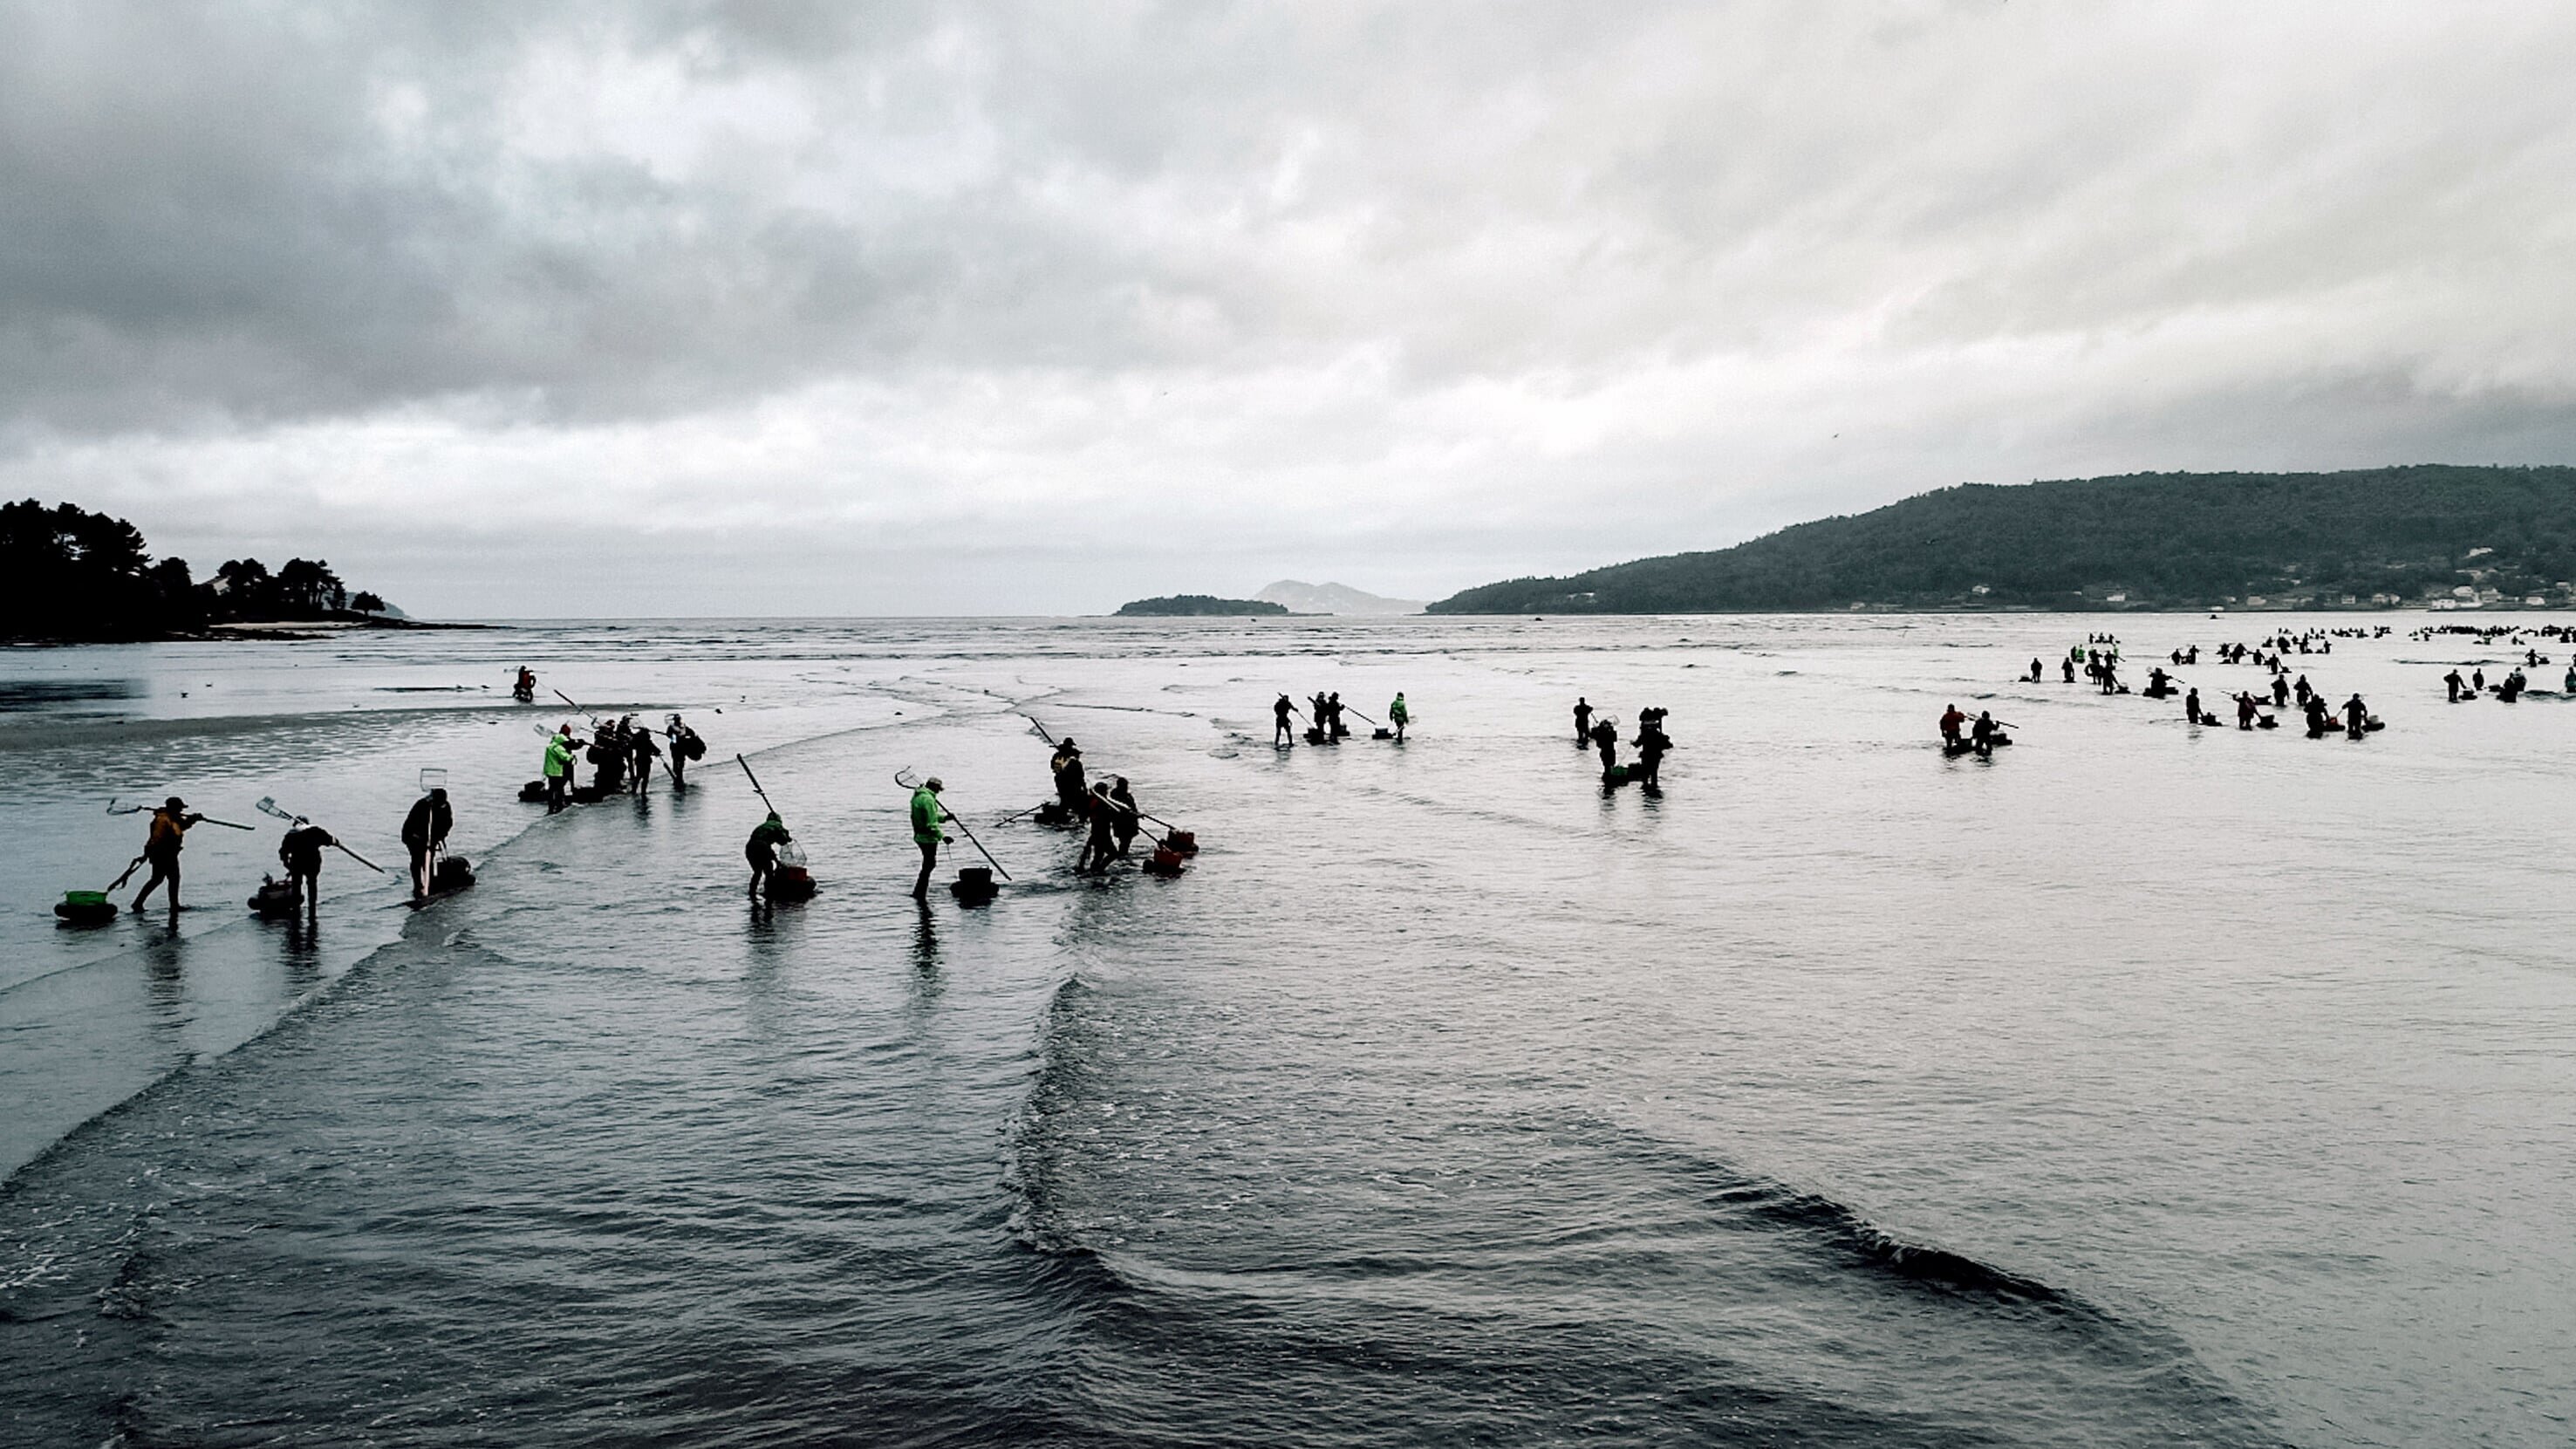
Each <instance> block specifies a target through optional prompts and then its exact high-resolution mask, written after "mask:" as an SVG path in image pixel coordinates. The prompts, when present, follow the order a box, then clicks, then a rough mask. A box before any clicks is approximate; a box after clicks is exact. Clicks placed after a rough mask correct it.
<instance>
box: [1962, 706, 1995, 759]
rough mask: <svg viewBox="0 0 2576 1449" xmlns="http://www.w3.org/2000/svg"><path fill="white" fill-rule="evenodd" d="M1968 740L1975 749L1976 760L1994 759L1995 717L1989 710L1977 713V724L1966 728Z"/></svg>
mask: <svg viewBox="0 0 2576 1449" xmlns="http://www.w3.org/2000/svg"><path fill="white" fill-rule="evenodd" d="M1968 738H1969V740H1970V741H1971V742H1973V743H1974V744H1975V745H1976V747H1977V758H1978V759H1981V760H1991V759H1993V758H1994V757H1995V716H1994V713H1993V711H1991V710H1982V709H1981V710H1979V711H1977V722H1976V723H1975V724H1972V725H1970V726H1968Z"/></svg>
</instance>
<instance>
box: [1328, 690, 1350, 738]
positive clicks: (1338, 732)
mask: <svg viewBox="0 0 2576 1449" xmlns="http://www.w3.org/2000/svg"><path fill="white" fill-rule="evenodd" d="M1324 707H1325V709H1327V710H1329V711H1330V712H1331V713H1332V716H1333V722H1332V724H1331V725H1330V726H1328V727H1327V728H1328V729H1329V731H1330V732H1331V734H1332V736H1333V738H1334V739H1337V740H1346V739H1349V738H1350V737H1351V727H1350V726H1349V725H1346V724H1344V723H1342V694H1341V691H1340V690H1335V691H1333V693H1332V694H1331V695H1330V696H1328V697H1327V698H1326V699H1325V700H1324Z"/></svg>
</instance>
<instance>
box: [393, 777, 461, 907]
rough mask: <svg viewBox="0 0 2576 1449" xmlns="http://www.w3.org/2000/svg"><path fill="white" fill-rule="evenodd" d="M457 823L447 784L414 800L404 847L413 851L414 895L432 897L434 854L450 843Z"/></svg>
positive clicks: (405, 828) (415, 897) (405, 820)
mask: <svg viewBox="0 0 2576 1449" xmlns="http://www.w3.org/2000/svg"><path fill="white" fill-rule="evenodd" d="M455 823H456V815H455V812H453V811H451V810H449V809H448V808H447V791H446V789H445V788H444V787H441V788H439V789H435V790H432V791H430V792H429V793H428V794H426V795H423V796H421V797H420V798H419V799H417V800H414V801H413V802H412V803H411V813H410V814H409V815H406V816H404V817H403V828H402V843H403V848H404V849H406V850H408V851H410V852H411V898H412V899H413V900H415V901H425V900H427V899H429V863H430V857H431V856H432V855H434V854H435V853H437V852H438V851H439V850H441V849H444V848H445V847H446V845H447V830H448V827H449V826H451V825H454V824H455Z"/></svg>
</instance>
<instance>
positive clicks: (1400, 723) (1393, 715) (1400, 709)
mask: <svg viewBox="0 0 2576 1449" xmlns="http://www.w3.org/2000/svg"><path fill="white" fill-rule="evenodd" d="M1412 718H1413V711H1412V710H1410V709H1408V708H1406V707H1405V703H1404V691H1403V690H1401V689H1399V690H1397V691H1396V692H1395V703H1393V704H1390V705H1388V706H1387V707H1386V722H1387V723H1388V724H1391V725H1393V726H1395V742H1396V743H1397V744H1399V745H1400V744H1403V743H1404V726H1405V722H1406V721H1408V720H1410V719H1412Z"/></svg>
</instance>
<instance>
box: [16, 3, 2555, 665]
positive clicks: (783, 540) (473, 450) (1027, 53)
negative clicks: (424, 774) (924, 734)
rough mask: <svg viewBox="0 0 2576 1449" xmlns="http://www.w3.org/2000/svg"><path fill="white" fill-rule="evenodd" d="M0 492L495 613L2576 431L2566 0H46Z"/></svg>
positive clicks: (1259, 550)
mask: <svg viewBox="0 0 2576 1449" xmlns="http://www.w3.org/2000/svg"><path fill="white" fill-rule="evenodd" d="M0 13H5V15H6V23H7V27H8V33H9V35H10V36H11V37H12V43H11V44H10V45H7V46H0V198H5V202H6V204H5V205H0V490H5V491H6V492H8V493H10V494H13V495H29V494H32V495H37V496H41V497H45V498H47V499H48V500H49V501H50V500H51V499H52V498H56V497H68V498H72V499H74V500H76V501H80V502H83V503H85V504H87V505H89V506H93V507H106V508H109V509H111V510H113V511H117V512H120V513H124V514H126V515H127V516H130V517H132V518H134V519H135V520H136V521H137V522H138V523H139V524H141V525H142V526H143V527H144V528H145V530H146V532H147V533H148V534H149V535H150V536H151V537H152V538H153V540H154V542H155V543H156V545H158V546H160V547H162V548H163V549H165V550H167V551H174V552H180V553H184V554H187V555H188V556H189V557H190V558H191V559H192V560H196V561H198V562H199V564H200V567H201V568H203V567H209V566H211V564H212V563H214V562H217V561H219V560H220V558H222V557H225V556H230V555H234V554H239V553H243V552H260V553H276V554H284V553H289V552H300V553H306V554H317V555H324V556H328V557H329V558H331V560H332V561H333V563H334V564H335V565H336V566H338V567H339V568H340V569H341V571H342V572H343V573H344V574H347V575H349V576H351V577H354V578H364V579H366V580H368V581H370V582H372V583H377V584H380V585H381V586H382V589H383V591H384V592H386V593H388V594H389V595H391V596H393V597H394V598H396V600H397V601H398V602H401V603H403V604H404V605H405V606H406V607H409V608H412V609H414V610H415V611H435V612H442V613H451V614H472V615H487V616H488V615H545V614H592V613H619V612H627V613H702V612H769V613H838V612H862V613H868V612H1042V611H1058V610H1064V611H1097V610H1105V609H1107V608H1109V607H1112V606H1114V605H1115V604H1116V603H1117V602H1119V601H1120V600H1122V599H1125V598H1129V597H1135V596H1138V595H1142V594H1148V593H1167V592H1176V591H1185V590H1187V591H1202V592H1214V593H1241V592H1243V591H1245V590H1247V589H1249V588H1251V587H1254V586H1256V585H1258V584H1259V583H1261V582H1262V581H1265V580H1267V579H1271V578H1276V577H1280V576H1283V575H1291V576H1296V577H1333V578H1338V579H1341V580H1343V581H1346V582H1349V583H1353V584H1357V585H1359V586H1361V587H1364V588H1369V589H1372V590H1374V591H1377V592H1381V593H1391V594H1399V595H1410V596H1415V597H1434V596H1438V595H1441V594H1444V593H1447V592H1449V591H1451V590H1454V589H1456V588H1458V587H1462V586H1464V585H1467V584H1470V583H1476V582H1482V581H1485V580H1487V579H1490V578H1494V577H1500V576H1504V575H1509V574H1518V573H1526V572H1553V571H1559V570H1563V569H1569V568H1579V567H1584V566H1589V565H1593V564H1599V563H1604V562H1610V561H1613V560H1616V559H1622V558H1627V557H1633V556H1636V555H1640V554H1647V553H1657V552H1668V551H1671V550H1673V549H1677V548H1686V547H1706V546H1718V545H1722V544H1725V543H1729V542H1733V541H1737V540H1740V539H1742V538H1744V537H1748V536H1751V535H1752V534H1755V533H1759V532H1762V531H1765V530H1767V529H1769V528H1771V527H1776V526H1778V525H1780V524H1783V523H1787V522H1792V521H1795V520H1797V519H1799V518H1802V517H1807V516H1812V515H1814V514H1816V513H1819V512H1827V511H1840V510H1849V509H1856V508H1863V507H1869V506H1874V505H1875V504H1877V503H1880V502H1884V501H1887V500H1889V499H1892V498H1895V497H1898V496H1902V495H1904V494H1906V493H1911V492H1916V491H1920V490H1921V489H1923V488H1927V487H1935V486H1940V485H1943V484H1946V483H1951V482H1956V481H1960V480H1963V479H1979V480H1984V481H2019V480H2022V479H2027V478H2032V477H2042V476H2048V477H2057V476H2079V475H2084V474H2090V473H2101V472H2117V471H2127V470H2132V469H2140V468H2232V467H2247V468H2274V467H2278V468H2311V467H2316V468H2325V467H2343V466H2362V465H2371V464H2380V463H2389V462H2411V461H2431V460H2441V461H2460V462H2570V461H2576V356H2571V344H2570V342H2569V339H2570V338H2571V337H2576V326H2571V323H2576V300H2572V299H2576V280H2571V279H2576V269H2571V267H2570V265H2569V263H2570V261H2571V259H2576V258H2571V244H2576V199H2571V198H2576V193H2571V191H2570V189H2569V188H2568V187H2567V186H2565V185H2564V179H2565V178H2566V177H2568V176H2570V175H2576V112H2570V111H2569V110H2568V108H2567V107H2565V106H2564V105H2563V104H2562V103H2560V102H2558V101H2557V100H2556V96H2557V94H2558V87H2559V85H2560V84H2561V82H2560V78H2559V76H2558V75H2557V70H2558V67H2557V65H2556V63H2555V58H2556V57H2560V56H2564V55H2566V54H2569V53H2571V49H2576V12H2569V11H2566V10H2564V9H2563V8H2561V7H2548V6H2534V5H2527V4H2521V5H2501V4H2479V3H2474V0H2471V3H2457V4H2445V5H2441V6H2433V5H2408V6H2399V5H2384V6H2381V5H2353V4H2350V3H2332V4H2329V3H2283V4H2279V5H2272V6H2265V7H2254V8H2250V9H2249V8H2248V7H2243V6H2223V5H2215V4H2194V3H2170V0H2169V3H2158V4H2119V3H2113V4H2104V5H2093V6H2084V7H2062V6H2048V5H2040V4H2030V3H2022V0H2012V3H2001V0H1994V3H1987V0H1977V3H1967V0H1960V3H1936V0H1881V3H1866V0H1865V3H1857V4H1852V5H1840V6H1819V5H1813V4H1801V3H1782V4H1762V3H1744V4H1721V5H1710V4H1699V3H1693V4H1676V5H1672V6H1668V7H1658V6H1654V5H1648V4H1641V5H1635V6H1620V7H1611V8H1609V9H1607V10H1605V9H1603V8H1602V7H1598V6H1576V5H1508V4H1504V5H1496V4H1480V5H1474V6H1467V5H1441V4H1408V5H1402V6H1371V7H1361V6H1342V5H1331V4H1301V5H1293V6H1292V5H1265V6H1251V5H1245V6H1229V5H1215V4H1189V5H1170V6H1163V5H1149V4H1095V5H1087V6H1079V7H1074V6H1063V5H1038V4H1029V5H976V4H943V5H936V6H932V5H919V6H908V5H901V4H894V5H877V6H868V7H856V6H847V5H841V4H820V3H818V4H810V5H809V4H800V3H787V0H767V3H738V4H714V3H709V4H667V5H659V6H654V5H595V6H594V5H579V4H571V5H528V4H510V5H504V4H475V3H447V4H442V5H438V6H427V7H410V8H404V7H359V6H348V5H336V4H335V5H319V4H317V5H293V4H278V3H271V4H256V5H254V4H241V5H232V6H222V5H218V6H208V7H196V8H177V7H165V6H158V5H144V4H134V5H120V4H117V3H113V0H98V3H87V4H83V5H80V6H69V7H66V6H51V5H41V4H32V3H31V4H26V5H17V6H5V7H0Z"/></svg>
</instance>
